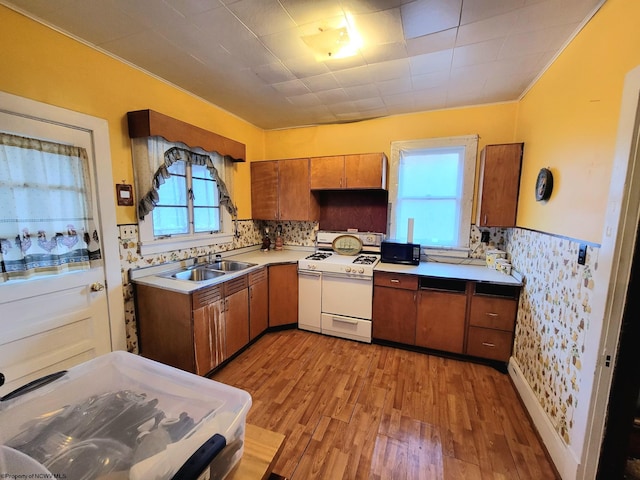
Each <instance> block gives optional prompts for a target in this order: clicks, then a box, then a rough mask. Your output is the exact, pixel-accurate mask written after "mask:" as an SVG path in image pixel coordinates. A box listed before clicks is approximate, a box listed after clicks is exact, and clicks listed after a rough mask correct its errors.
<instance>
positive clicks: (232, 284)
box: [223, 275, 249, 360]
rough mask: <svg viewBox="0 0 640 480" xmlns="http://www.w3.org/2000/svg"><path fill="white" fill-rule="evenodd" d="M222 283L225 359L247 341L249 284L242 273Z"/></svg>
mask: <svg viewBox="0 0 640 480" xmlns="http://www.w3.org/2000/svg"><path fill="white" fill-rule="evenodd" d="M223 285H224V293H225V298H224V302H225V312H224V323H225V356H224V359H225V360H226V359H227V358H229V357H230V356H232V355H233V354H234V353H236V352H238V351H239V350H240V349H242V348H243V347H244V346H246V345H247V344H248V343H249V289H248V287H249V284H248V279H247V276H246V275H243V276H241V277H238V278H235V279H233V280H230V281H228V282H225V283H223Z"/></svg>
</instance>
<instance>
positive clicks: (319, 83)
mask: <svg viewBox="0 0 640 480" xmlns="http://www.w3.org/2000/svg"><path fill="white" fill-rule="evenodd" d="M302 82H303V83H304V84H305V85H306V86H307V88H308V89H309V90H311V91H312V92H321V91H324V90H332V89H334V88H339V87H340V84H338V80H336V77H334V76H333V74H332V73H323V74H322V75H314V76H313V77H306V78H303V79H302Z"/></svg>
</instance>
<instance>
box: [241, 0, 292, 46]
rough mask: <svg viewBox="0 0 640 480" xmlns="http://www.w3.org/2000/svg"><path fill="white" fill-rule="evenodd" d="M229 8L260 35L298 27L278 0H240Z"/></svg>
mask: <svg viewBox="0 0 640 480" xmlns="http://www.w3.org/2000/svg"><path fill="white" fill-rule="evenodd" d="M228 8H229V10H231V11H232V12H233V13H234V14H235V15H236V16H237V17H238V18H239V19H240V21H241V22H242V23H244V24H245V25H246V26H247V28H249V29H250V30H251V31H253V32H254V33H255V35H256V36H258V37H260V36H263V35H269V34H272V33H278V32H282V31H284V30H288V29H292V28H295V27H296V24H295V22H294V21H293V20H292V19H291V17H290V16H289V15H288V14H287V12H286V10H285V9H284V8H282V5H280V2H278V0H260V1H259V2H256V1H255V0H240V1H238V2H235V3H232V4H231V5H229V7H228Z"/></svg>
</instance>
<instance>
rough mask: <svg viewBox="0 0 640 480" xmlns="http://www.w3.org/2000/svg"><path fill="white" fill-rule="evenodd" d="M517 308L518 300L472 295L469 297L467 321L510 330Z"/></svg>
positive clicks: (511, 329) (474, 324)
mask: <svg viewBox="0 0 640 480" xmlns="http://www.w3.org/2000/svg"><path fill="white" fill-rule="evenodd" d="M517 309H518V302H517V301H516V300H513V299H508V298H497V297H483V296H480V295H474V296H473V297H471V315H470V316H469V323H470V324H471V325H473V326H476V327H486V328H497V329H499V330H505V331H508V332H512V331H513V326H514V324H515V320H516V311H517Z"/></svg>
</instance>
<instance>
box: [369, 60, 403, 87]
mask: <svg viewBox="0 0 640 480" xmlns="http://www.w3.org/2000/svg"><path fill="white" fill-rule="evenodd" d="M368 68H369V73H370V75H371V79H372V80H373V81H375V82H382V81H384V80H392V79H396V78H401V77H409V76H410V75H411V66H410V64H409V59H408V58H403V59H399V60H391V61H388V62H380V63H374V64H373V65H369V67H368Z"/></svg>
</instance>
